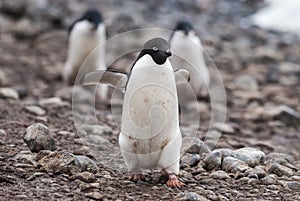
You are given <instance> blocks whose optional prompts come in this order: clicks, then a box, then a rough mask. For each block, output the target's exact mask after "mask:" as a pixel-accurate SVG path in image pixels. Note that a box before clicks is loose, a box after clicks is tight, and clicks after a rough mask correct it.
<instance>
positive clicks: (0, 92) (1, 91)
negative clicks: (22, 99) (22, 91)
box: [0, 88, 19, 100]
mask: <svg viewBox="0 0 300 201" xmlns="http://www.w3.org/2000/svg"><path fill="white" fill-rule="evenodd" d="M0 98H8V99H15V100H18V99H19V94H18V92H17V91H16V90H14V89H12V88H0Z"/></svg>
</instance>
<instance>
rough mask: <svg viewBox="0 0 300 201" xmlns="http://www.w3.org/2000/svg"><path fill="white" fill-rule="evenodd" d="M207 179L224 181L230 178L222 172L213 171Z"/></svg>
mask: <svg viewBox="0 0 300 201" xmlns="http://www.w3.org/2000/svg"><path fill="white" fill-rule="evenodd" d="M209 177H210V178H213V179H219V180H224V179H229V178H230V176H229V175H228V174H227V173H226V172H225V171H223V170H218V171H215V172H213V173H211V174H210V175H209Z"/></svg>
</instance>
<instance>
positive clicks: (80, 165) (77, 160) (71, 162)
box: [36, 150, 98, 175]
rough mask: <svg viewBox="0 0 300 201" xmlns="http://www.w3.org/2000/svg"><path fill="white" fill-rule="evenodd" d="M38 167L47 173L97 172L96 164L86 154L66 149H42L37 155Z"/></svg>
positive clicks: (73, 173)
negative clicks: (77, 153)
mask: <svg viewBox="0 0 300 201" xmlns="http://www.w3.org/2000/svg"><path fill="white" fill-rule="evenodd" d="M36 161H37V162H38V164H37V165H38V167H40V168H41V169H42V170H44V171H46V172H47V173H53V174H68V175H75V174H77V173H79V172H85V171H88V172H92V173H96V172H97V169H98V168H97V166H96V164H95V163H94V162H93V161H92V160H91V159H89V158H88V157H86V156H75V155H73V154H71V153H68V152H65V151H54V152H51V151H48V150H43V151H40V152H39V153H38V154H37V156H36Z"/></svg>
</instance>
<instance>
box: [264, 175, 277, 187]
mask: <svg viewBox="0 0 300 201" xmlns="http://www.w3.org/2000/svg"><path fill="white" fill-rule="evenodd" d="M261 182H262V183H263V184H265V185H272V184H276V183H277V178H276V175H274V174H270V175H268V176H266V177H264V178H262V179H261Z"/></svg>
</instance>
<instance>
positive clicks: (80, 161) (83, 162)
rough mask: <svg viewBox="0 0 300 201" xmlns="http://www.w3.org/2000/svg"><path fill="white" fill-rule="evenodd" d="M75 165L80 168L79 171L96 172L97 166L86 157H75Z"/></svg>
mask: <svg viewBox="0 0 300 201" xmlns="http://www.w3.org/2000/svg"><path fill="white" fill-rule="evenodd" d="M75 158H76V161H75V162H76V163H75V165H76V166H77V167H79V168H80V170H81V171H89V172H92V173H96V172H97V171H98V166H97V165H96V163H95V162H94V161H93V160H92V159H90V158H89V157H87V156H82V155H75Z"/></svg>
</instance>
